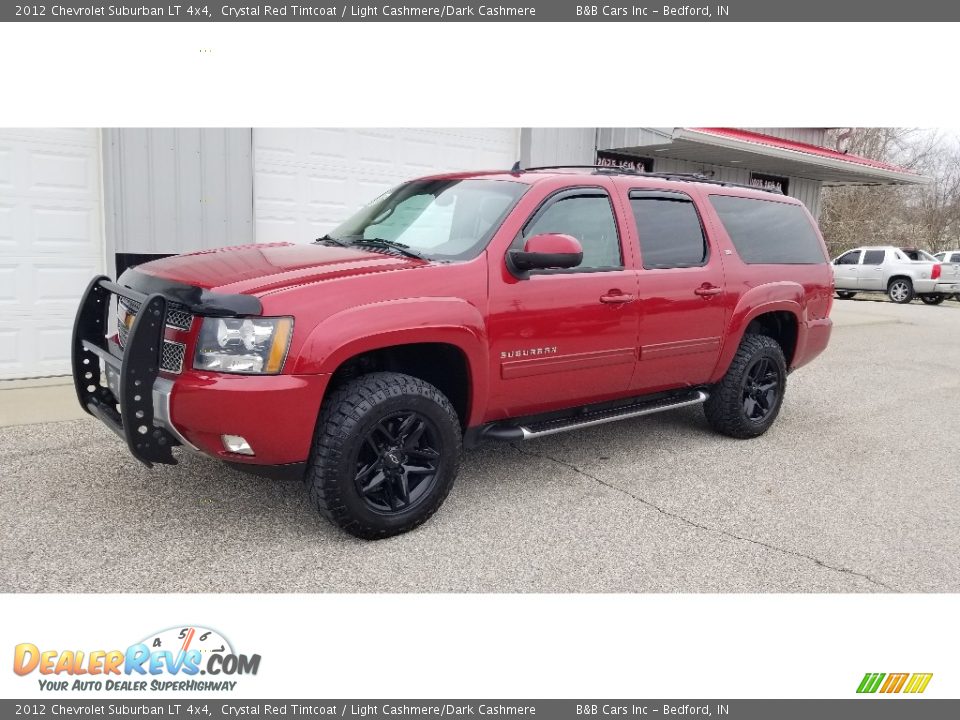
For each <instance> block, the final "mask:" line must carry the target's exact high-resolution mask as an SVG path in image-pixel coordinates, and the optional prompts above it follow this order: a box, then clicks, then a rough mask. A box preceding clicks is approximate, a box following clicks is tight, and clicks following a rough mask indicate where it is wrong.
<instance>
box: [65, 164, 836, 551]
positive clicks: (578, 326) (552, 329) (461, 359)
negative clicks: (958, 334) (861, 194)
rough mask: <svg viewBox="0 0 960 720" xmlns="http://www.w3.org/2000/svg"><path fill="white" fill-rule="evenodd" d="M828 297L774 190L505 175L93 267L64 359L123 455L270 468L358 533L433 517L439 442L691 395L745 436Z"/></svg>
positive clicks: (570, 421) (679, 180)
mask: <svg viewBox="0 0 960 720" xmlns="http://www.w3.org/2000/svg"><path fill="white" fill-rule="evenodd" d="M832 302H833V295H832V278H831V271H830V267H829V261H828V258H827V253H826V249H825V247H824V244H823V240H822V239H821V237H820V233H819V231H818V229H817V227H816V223H815V222H814V220H813V218H812V217H811V216H810V214H809V213H808V212H807V210H806V208H804V206H803V205H802V204H801V203H800V202H799V201H798V200H795V199H793V198H789V197H784V196H782V195H780V194H779V192H776V193H775V192H771V191H765V190H760V189H757V188H750V187H746V186H737V185H731V184H725V183H721V182H713V181H709V180H706V179H704V178H702V177H700V176H682V175H667V174H642V173H634V172H629V171H625V170H623V169H613V168H595V169H582V168H581V169H563V168H539V169H530V170H526V171H523V170H520V169H519V168H518V167H516V168H514V170H513V171H510V172H494V173H462V174H452V175H442V176H436V177H428V178H423V179H420V180H414V181H412V182H408V183H404V184H402V185H400V186H399V187H397V188H396V189H394V190H393V191H391V192H389V193H387V194H386V195H385V196H383V197H382V198H380V199H378V200H377V201H375V202H373V203H372V204H371V205H369V206H367V207H365V208H363V209H362V210H360V211H359V212H358V213H357V214H356V215H354V216H353V217H352V218H350V219H349V220H347V221H346V222H344V223H343V224H342V225H341V226H340V227H338V228H337V229H336V230H333V231H331V232H330V233H329V234H327V235H325V236H324V237H322V238H320V239H319V240H318V241H317V242H316V243H314V244H311V245H303V244H290V243H280V244H265V245H249V246H244V247H234V248H224V249H220V250H213V251H204V252H197V253H192V254H188V255H182V256H178V257H172V258H166V259H162V260H156V261H153V262H150V263H147V264H145V265H141V266H139V267H137V268H133V269H130V270H127V271H126V272H124V273H123V275H122V276H121V277H120V278H119V280H118V281H116V282H113V281H111V280H110V279H108V278H106V277H97V278H94V279H93V280H92V281H91V283H90V285H89V287H88V289H87V291H86V294H85V295H84V297H83V300H82V302H81V304H80V309H79V311H78V314H77V320H76V325H75V330H74V344H73V352H74V356H73V373H74V379H75V384H76V389H77V395H78V398H79V401H80V404H81V405H82V406H83V408H84V409H85V410H87V411H88V412H89V413H92V414H93V415H95V416H96V417H97V418H99V419H100V420H101V421H103V422H104V423H106V424H107V425H108V426H109V427H110V428H111V429H113V430H114V431H115V432H116V433H117V434H118V435H119V436H120V437H121V438H123V439H124V440H125V441H126V444H127V447H128V449H129V451H130V452H131V453H132V454H133V456H134V457H136V458H138V459H139V460H141V461H142V462H143V463H145V464H146V465H148V466H149V465H152V464H153V463H168V464H174V463H176V458H175V456H174V455H173V454H172V452H171V448H172V447H173V446H175V445H183V446H185V447H187V448H192V449H194V450H198V451H199V452H202V453H205V454H207V455H209V456H211V457H214V458H219V459H221V460H223V461H225V462H228V463H231V464H233V465H235V466H237V467H242V468H245V469H248V470H257V471H260V472H262V473H264V474H267V473H273V474H276V473H279V472H280V471H285V472H288V473H293V474H295V475H297V476H301V477H303V478H304V479H305V481H306V484H307V486H308V487H309V490H310V493H311V497H312V499H313V501H314V502H315V504H316V505H317V507H318V509H319V510H320V512H321V513H323V514H324V515H325V516H326V517H327V518H329V519H330V520H331V521H333V522H334V523H336V524H337V525H339V526H340V527H341V528H343V529H344V530H346V531H347V532H350V533H352V534H354V535H357V536H359V537H363V538H380V537H385V536H388V535H393V534H396V533H400V532H404V531H407V530H410V529H411V528H413V527H415V526H417V525H419V524H420V523H422V522H424V521H425V520H426V519H427V518H428V517H430V516H431V515H432V514H433V513H434V511H436V510H437V508H438V507H439V506H440V504H441V503H442V502H443V500H444V498H445V497H446V496H447V493H448V492H449V491H450V488H451V485H452V484H453V481H454V478H455V476H456V474H457V470H458V466H459V462H460V453H461V446H462V445H467V446H470V445H473V444H475V443H478V442H480V441H484V440H504V441H510V442H523V441H525V440H532V439H534V438H540V437H543V436H546V435H551V434H553V433H559V432H563V431H576V430H580V429H583V428H587V427H591V426H595V425H598V424H601V423H606V422H610V421H613V420H620V419H624V418H633V417H638V416H641V415H648V414H651V413H657V412H661V411H665V410H672V409H675V408H681V407H686V406H694V405H702V406H703V408H704V411H705V414H706V418H707V420H708V421H709V424H710V425H711V426H712V427H713V428H714V429H715V430H717V431H718V432H720V433H724V434H726V435H729V436H732V437H735V438H752V437H756V436H758V435H761V434H762V433H764V432H766V430H767V429H768V428H769V427H770V426H771V425H772V423H773V422H774V420H775V419H776V417H777V415H778V413H779V411H780V407H781V404H782V403H783V400H784V392H785V390H786V380H787V373H788V372H790V371H792V370H795V369H797V368H799V367H801V366H803V365H805V364H806V363H808V362H810V361H811V360H813V358H815V357H816V356H817V355H819V354H820V353H821V352H822V351H823V349H824V348H825V347H826V345H827V342H828V339H829V337H830V330H831V321H830V318H829V314H830V309H831V305H832ZM112 305H116V307H117V313H118V316H117V325H116V328H115V329H114V328H110V327H108V317H109V316H110V315H109V308H110V307H111V306H112Z"/></svg>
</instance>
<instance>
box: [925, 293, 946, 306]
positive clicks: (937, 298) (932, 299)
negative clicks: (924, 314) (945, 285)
mask: <svg viewBox="0 0 960 720" xmlns="http://www.w3.org/2000/svg"><path fill="white" fill-rule="evenodd" d="M920 299H921V300H923V302H925V303H926V304H927V305H939V304H940V303H942V302H943V301H944V300H946V299H947V296H946V295H921V296H920Z"/></svg>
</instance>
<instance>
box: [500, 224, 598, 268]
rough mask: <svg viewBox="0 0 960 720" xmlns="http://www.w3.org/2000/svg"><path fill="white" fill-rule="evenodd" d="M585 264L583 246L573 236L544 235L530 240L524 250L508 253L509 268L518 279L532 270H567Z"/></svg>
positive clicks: (535, 236)
mask: <svg viewBox="0 0 960 720" xmlns="http://www.w3.org/2000/svg"><path fill="white" fill-rule="evenodd" d="M581 262H583V246H582V245H580V241H579V240H577V239H576V238H575V237H573V236H572V235H561V234H559V233H542V234H540V235H534V236H533V237H531V238H529V239H528V240H527V242H526V244H525V245H524V246H523V250H511V251H510V252H508V253H507V267H509V269H510V272H512V273H513V274H514V275H516V276H517V277H525V276H526V275H527V273H529V272H530V271H531V270H565V269H568V268H574V267H577V265H579V264H580V263H581Z"/></svg>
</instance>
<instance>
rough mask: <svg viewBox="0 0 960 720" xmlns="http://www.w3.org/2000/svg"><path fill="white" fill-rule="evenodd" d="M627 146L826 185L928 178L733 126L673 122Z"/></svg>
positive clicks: (912, 182) (913, 181)
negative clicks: (656, 137) (655, 136)
mask: <svg viewBox="0 0 960 720" xmlns="http://www.w3.org/2000/svg"><path fill="white" fill-rule="evenodd" d="M630 151H632V152H646V153H651V154H653V153H656V155H654V157H658V156H660V157H669V158H676V159H678V160H687V161H690V162H696V163H704V164H708V165H723V166H737V165H741V166H743V167H744V168H749V169H750V170H753V171H757V172H766V173H771V174H775V175H786V176H793V177H801V178H809V179H811V180H819V181H821V182H823V183H824V184H826V185H890V184H893V185H917V184H925V183H928V182H930V179H929V178H927V177H924V176H923V175H918V174H917V173H915V172H913V171H912V170H908V169H906V168H902V167H898V166H896V165H891V164H889V163H884V162H880V161H877V160H871V159H869V158H865V157H860V156H859V155H851V154H849V153H842V152H840V151H838V150H832V149H830V148H826V147H821V146H819V145H810V144H808V143H803V142H798V141H795V140H785V139H783V138H778V137H774V136H772V135H764V134H763V133H758V132H753V131H749V130H739V129H737V128H675V129H674V131H673V133H672V136H668V137H667V138H666V142H663V143H659V144H656V145H647V146H644V147H637V148H630Z"/></svg>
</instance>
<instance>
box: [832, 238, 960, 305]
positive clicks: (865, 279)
mask: <svg viewBox="0 0 960 720" xmlns="http://www.w3.org/2000/svg"><path fill="white" fill-rule="evenodd" d="M833 278H834V283H835V286H836V290H837V296H838V297H840V298H843V299H844V300H849V299H850V298H852V297H853V296H854V295H856V294H857V293H860V292H884V293H886V294H887V296H888V297H889V298H890V300H891V301H893V302H895V303H901V304H903V303H909V302H910V301H911V300H913V299H914V297H918V296H919V297H920V299H921V300H923V302H925V303H927V304H928V305H939V304H940V303H942V302H943V301H944V300H946V299H947V298H948V297H950V295H952V294H954V293H956V292H960V265H953V264H945V263H942V262H940V261H938V260H937V258H935V257H933V256H932V255H930V254H929V253H927V252H924V251H923V250H919V249H917V248H909V247H907V248H898V247H893V246H872V247H861V248H856V249H854V250H848V251H847V252H845V253H843V254H842V255H840V256H839V257H837V258H835V259H834V261H833Z"/></svg>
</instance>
